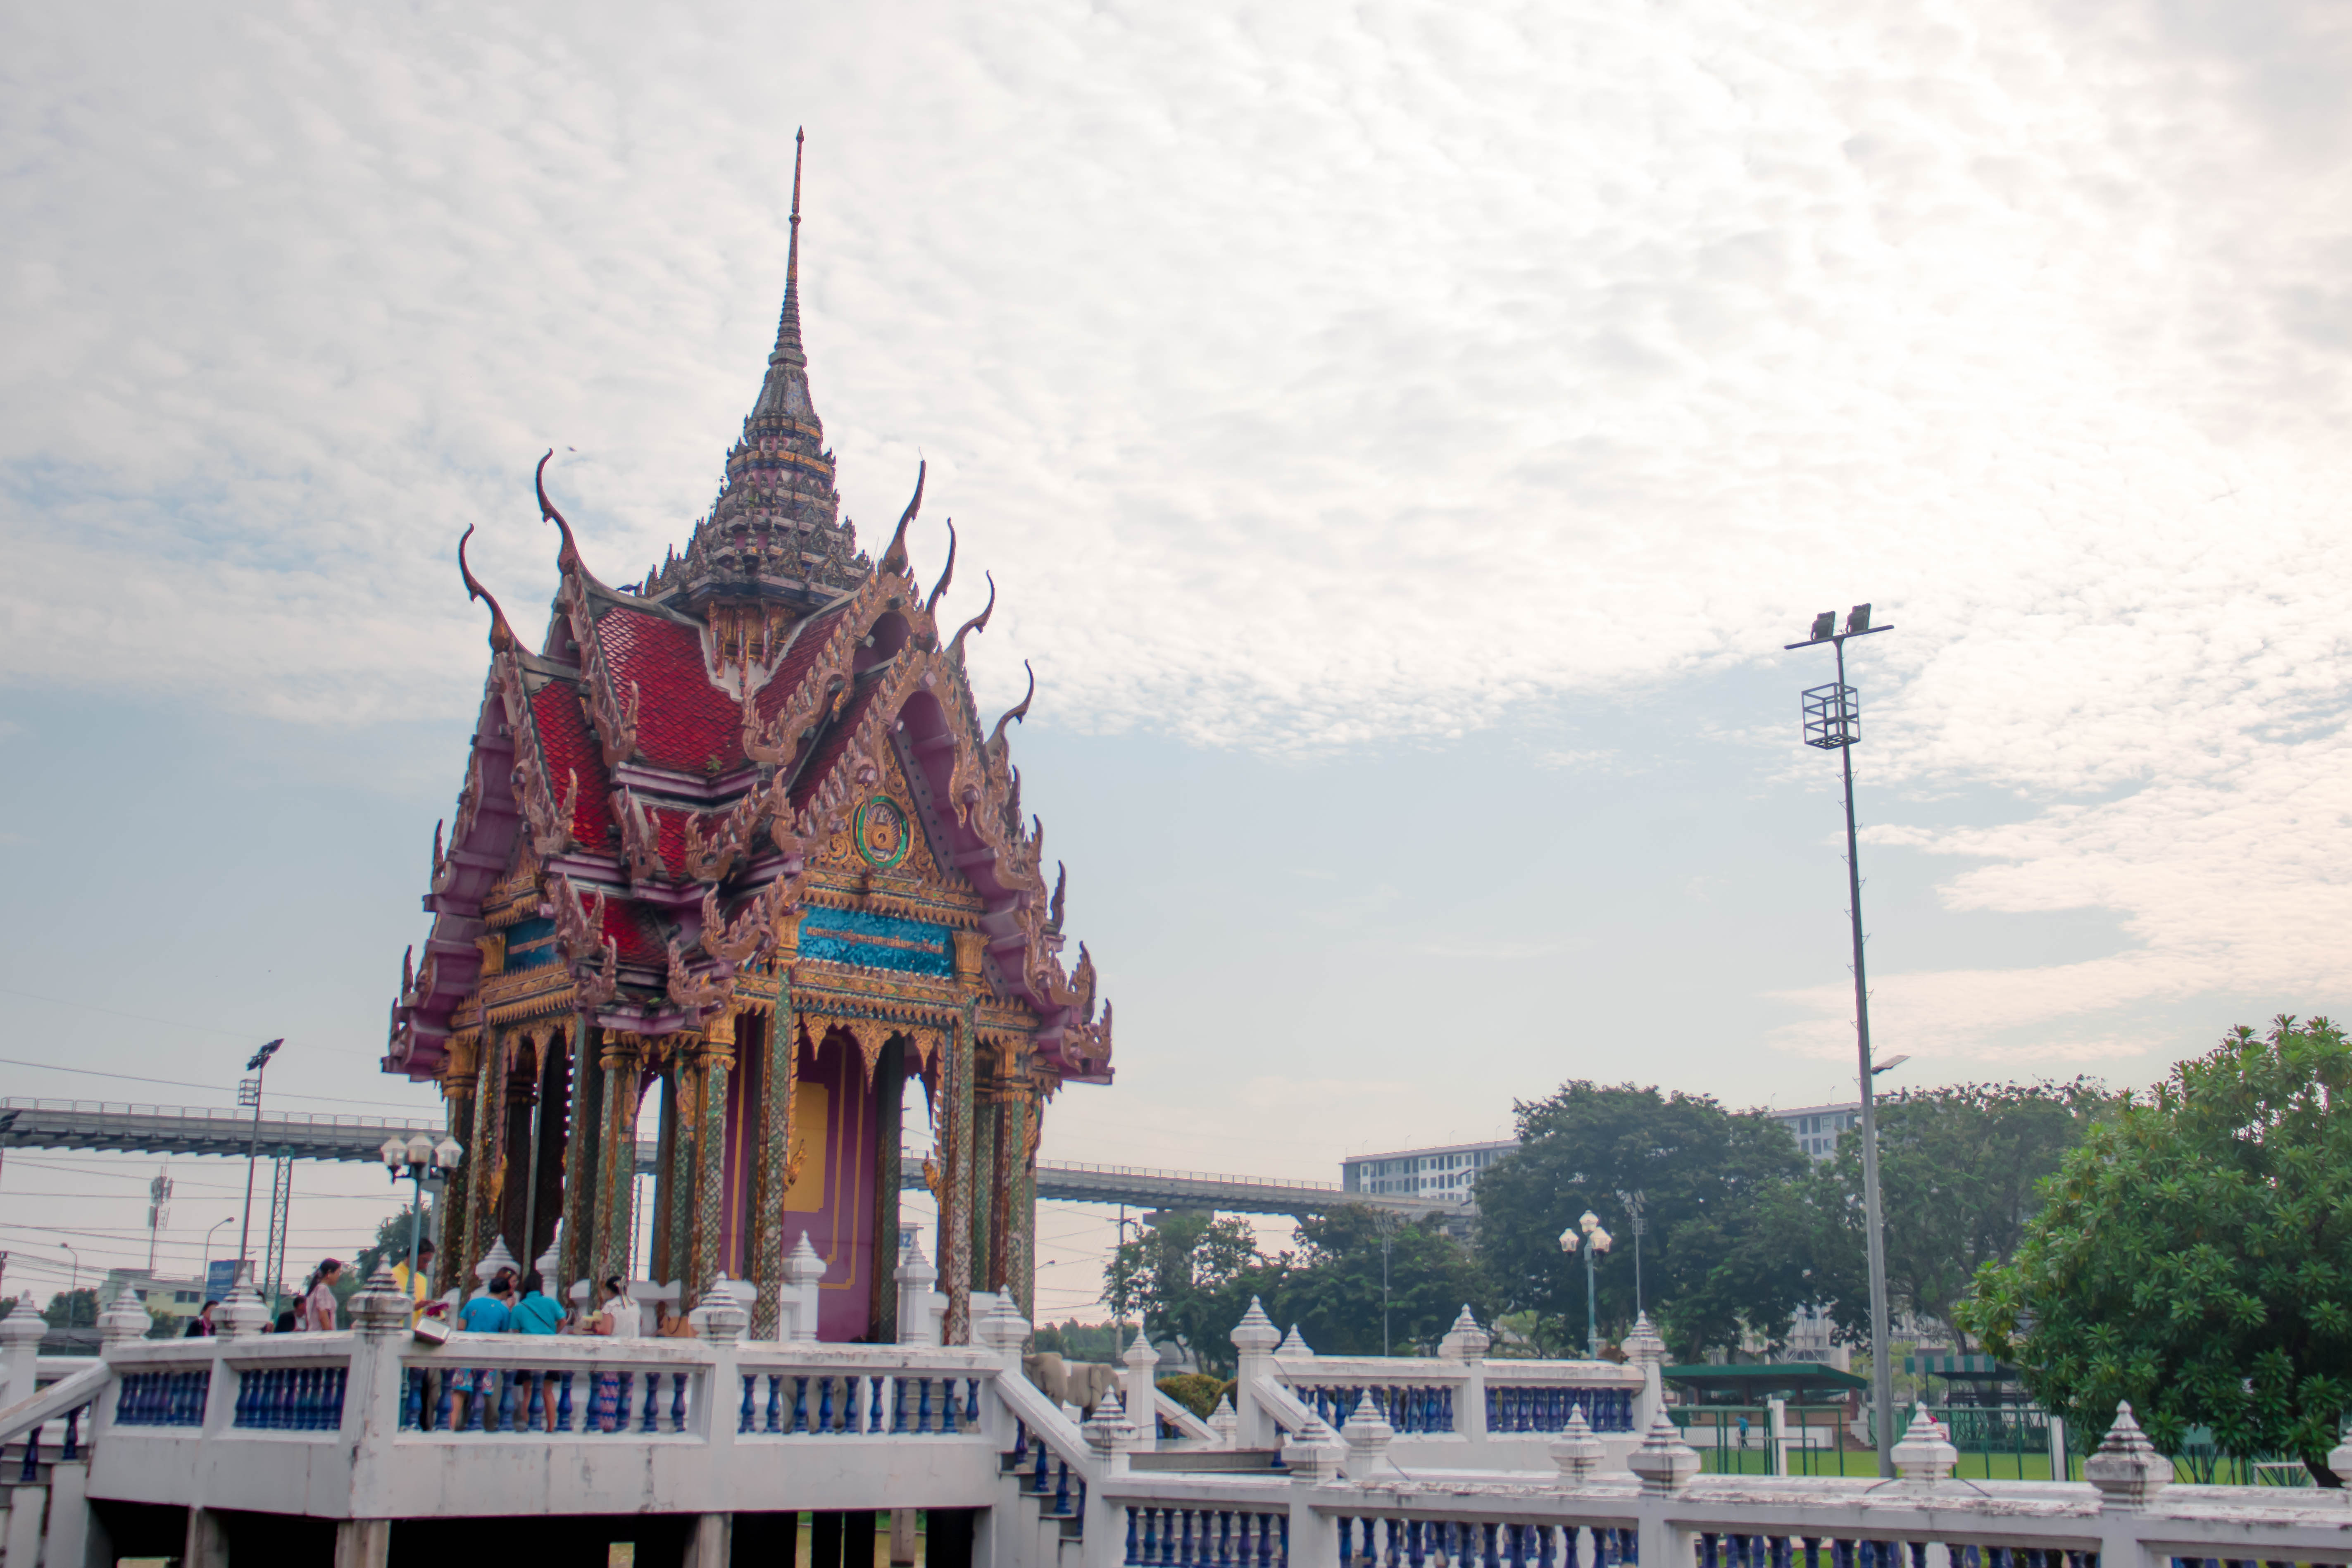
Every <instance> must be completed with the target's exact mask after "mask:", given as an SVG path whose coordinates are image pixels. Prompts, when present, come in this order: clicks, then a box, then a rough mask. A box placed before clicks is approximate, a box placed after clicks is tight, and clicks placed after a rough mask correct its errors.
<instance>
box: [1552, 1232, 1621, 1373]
mask: <svg viewBox="0 0 2352 1568" xmlns="http://www.w3.org/2000/svg"><path fill="white" fill-rule="evenodd" d="M1578 1231H1582V1232H1583V1233H1584V1235H1583V1237H1582V1240H1583V1243H1584V1353H1585V1356H1586V1358H1587V1359H1589V1360H1591V1361H1599V1360H1600V1359H1601V1318H1600V1314H1599V1310H1598V1309H1597V1307H1596V1305H1595V1302H1596V1300H1597V1296H1598V1291H1597V1289H1596V1287H1595V1286H1594V1284H1593V1275H1592V1266H1593V1265H1594V1264H1595V1263H1597V1262H1599V1261H1600V1255H1601V1254H1602V1253H1604V1252H1606V1251H1608V1250H1609V1241H1610V1237H1609V1233H1608V1232H1607V1231H1605V1230H1603V1229H1601V1216H1600V1215H1597V1214H1594V1213H1593V1212H1592V1211H1591V1209H1586V1210H1585V1211H1584V1213H1583V1215H1582V1216H1581V1217H1580V1218H1579V1219H1578V1220H1577V1222H1576V1224H1575V1226H1573V1227H1572V1228H1570V1229H1568V1230H1563V1231H1561V1232H1560V1233H1559V1249H1560V1250H1561V1251H1562V1252H1565V1253H1567V1254H1569V1255H1570V1257H1573V1256H1575V1253H1576V1245H1577V1241H1578V1239H1579V1238H1578V1236H1577V1232H1578Z"/></svg>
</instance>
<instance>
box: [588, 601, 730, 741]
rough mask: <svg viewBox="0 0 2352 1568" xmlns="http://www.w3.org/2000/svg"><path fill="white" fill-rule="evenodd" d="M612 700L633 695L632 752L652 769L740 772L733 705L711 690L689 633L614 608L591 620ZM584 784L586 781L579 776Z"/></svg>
mask: <svg viewBox="0 0 2352 1568" xmlns="http://www.w3.org/2000/svg"><path fill="white" fill-rule="evenodd" d="M596 636H597V637H598V639H599V640H600V641H602V642H603V644H604V663H605V668H606V669H607V670H608V671H609V672H610V673H611V675H612V679H613V689H614V695H615V696H616V697H618V698H620V699H622V700H626V699H627V694H628V689H629V687H630V684H631V683H632V682H634V683H635V686H636V688H637V750H638V751H639V752H643V753H644V755H645V759H646V762H648V763H652V764H653V765H654V766H656V767H662V768H676V769H677V770H679V771H680V772H682V773H703V772H706V771H708V770H709V767H710V764H711V762H712V760H713V759H714V758H715V759H717V762H718V766H719V771H721V772H725V771H727V770H729V769H732V768H739V767H741V766H742V765H743V764H744V763H745V761H746V759H745V757H744V755H743V735H742V729H741V723H742V721H741V714H740V709H739V708H738V707H737V706H736V703H735V700H733V699H732V698H730V697H729V696H728V695H727V693H726V692H725V691H724V690H722V689H719V687H717V686H714V685H712V684H711V680H710V673H709V667H708V666H707V665H705V664H704V663H703V660H702V636H701V634H700V633H699V632H698V631H696V630H695V629H694V628H693V627H692V626H680V625H678V624H677V622H676V621H672V620H668V619H666V618H665V617H663V616H649V615H647V614H646V613H645V612H644V611H642V610H633V609H630V608H628V607H626V606H625V605H615V606H614V607H613V608H611V609H609V610H607V611H605V612H604V614H603V615H602V616H598V617H597V619H596ZM583 777H584V775H583Z"/></svg>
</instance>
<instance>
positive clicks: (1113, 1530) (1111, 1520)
mask: <svg viewBox="0 0 2352 1568" xmlns="http://www.w3.org/2000/svg"><path fill="white" fill-rule="evenodd" d="M1078 1430H1079V1432H1080V1433H1081V1434H1082V1435H1083V1436H1085V1438H1086V1442H1087V1452H1088V1453H1089V1454H1091V1455H1092V1456H1093V1458H1094V1468H1095V1476H1094V1480H1093V1482H1092V1484H1090V1485H1089V1486H1088V1487H1087V1506H1086V1512H1085V1513H1084V1514H1083V1515H1082V1516H1081V1523H1080V1524H1079V1526H1078V1532H1079V1536H1080V1538H1081V1539H1082V1540H1083V1541H1084V1542H1085V1547H1084V1550H1085V1552H1086V1563H1087V1568H1122V1565H1123V1564H1124V1563H1126V1561H1127V1519H1126V1511H1127V1510H1126V1509H1125V1508H1124V1506H1122V1505H1120V1504H1118V1503H1115V1502H1113V1501H1112V1500H1110V1498H1108V1496H1106V1495H1105V1494H1106V1493H1107V1492H1108V1490H1109V1487H1108V1482H1110V1481H1111V1480H1113V1479H1124V1478H1125V1477H1126V1476H1127V1474H1128V1462H1127V1456H1128V1451H1129V1449H1130V1448H1132V1447H1134V1445H1135V1424H1134V1423H1133V1422H1132V1421H1130V1420H1129V1419H1128V1415H1127V1412H1126V1411H1125V1410H1124V1409H1123V1408H1121V1407H1120V1405H1119V1398H1118V1389H1116V1388H1114V1389H1112V1390H1111V1391H1110V1392H1108V1394H1104V1395H1103V1396H1102V1397H1101V1398H1100V1399H1098V1400H1097V1401H1096V1402H1095V1413H1094V1414H1093V1415H1089V1416H1087V1423H1086V1425H1085V1426H1081V1427H1080V1428H1079V1429H1078ZM1049 1568H1050V1565H1049Z"/></svg>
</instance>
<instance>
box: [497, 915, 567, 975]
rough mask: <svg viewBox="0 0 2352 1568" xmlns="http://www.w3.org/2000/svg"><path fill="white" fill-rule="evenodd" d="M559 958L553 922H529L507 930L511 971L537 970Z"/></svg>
mask: <svg viewBox="0 0 2352 1568" xmlns="http://www.w3.org/2000/svg"><path fill="white" fill-rule="evenodd" d="M557 957H558V954H557V952H556V951H555V922H554V921H551V920H528V921H520V922H518V923H516V924H514V925H511V926H509V927H508V928H507V967H508V968H509V969H510V970H514V969H537V968H538V967H539V966H540V965H541V964H543V963H554V962H555V961H556V959H557Z"/></svg>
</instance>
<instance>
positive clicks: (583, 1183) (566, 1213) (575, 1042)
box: [548, 1014, 604, 1306]
mask: <svg viewBox="0 0 2352 1568" xmlns="http://www.w3.org/2000/svg"><path fill="white" fill-rule="evenodd" d="M603 1091H604V1069H603V1068H601V1067H600V1066H599V1065H598V1064H597V1061H596V1026H594V1025H593V1024H591V1023H590V1022H589V1021H588V1019H587V1017H586V1016H585V1015H583V1014H575V1015H573V1016H572V1103H571V1105H570V1108H569V1111H568V1114H567V1115H566V1117H565V1126H566V1130H567V1131H566V1136H567V1139H568V1141H567V1142H565V1144H564V1145H563V1247H562V1251H561V1252H559V1253H558V1254H557V1255H556V1263H555V1271H556V1273H557V1274H558V1275H560V1276H562V1278H561V1279H557V1280H554V1281H552V1282H551V1285H550V1287H549V1289H548V1294H549V1295H551V1296H553V1297H554V1298H555V1300H556V1301H557V1302H558V1304H562V1303H564V1302H567V1301H569V1300H570V1299H571V1298H570V1297H569V1295H567V1294H566V1292H568V1291H569V1290H570V1289H572V1282H573V1281H574V1280H577V1279H582V1278H583V1277H585V1276H586V1275H587V1274H588V1272H589V1271H590V1270H591V1269H592V1268H594V1267H595V1265H594V1263H593V1258H594V1255H595V1234H596V1210H597V1208H598V1206H599V1205H597V1202H596V1197H597V1193H596V1170H597V1166H596V1152H597V1150H598V1149H600V1148H602V1147H603V1145H604V1136H603V1134H604V1125H603V1122H604V1092H603ZM595 1296H596V1292H595V1291H594V1290H593V1289H591V1290H590V1291H589V1292H588V1297H589V1304H590V1305H591V1306H593V1305H594V1303H595Z"/></svg>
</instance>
